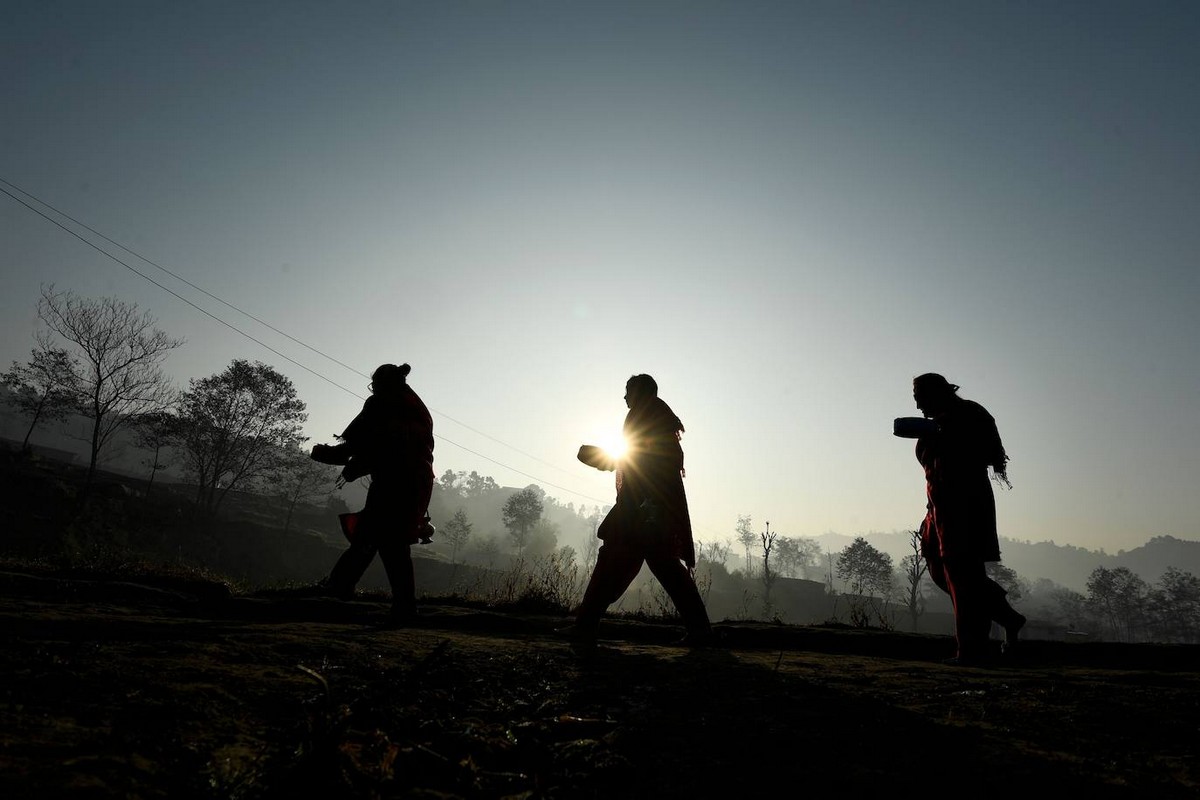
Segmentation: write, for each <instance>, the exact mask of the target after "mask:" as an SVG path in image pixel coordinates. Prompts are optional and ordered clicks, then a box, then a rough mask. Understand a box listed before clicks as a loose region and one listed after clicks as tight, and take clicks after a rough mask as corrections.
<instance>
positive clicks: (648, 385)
mask: <svg viewBox="0 0 1200 800" xmlns="http://www.w3.org/2000/svg"><path fill="white" fill-rule="evenodd" d="M655 397H658V383H656V382H655V380H654V378H651V377H650V376H649V375H644V374H643V375H634V376H632V377H631V378H630V379H629V380H627V381H625V405H626V406H628V407H629V408H634V407H635V406H638V405H641V404H642V403H644V402H646V401H647V400H651V399H653V398H655Z"/></svg>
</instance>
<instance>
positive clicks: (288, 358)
mask: <svg viewBox="0 0 1200 800" xmlns="http://www.w3.org/2000/svg"><path fill="white" fill-rule="evenodd" d="M0 183H3V184H4V185H5V186H8V187H10V188H12V189H15V190H16V191H18V192H20V193H21V194H24V195H25V196H27V197H30V198H33V199H34V200H35V201H36V202H37V203H39V204H41V205H43V206H45V207H46V208H49V209H51V210H52V211H54V212H55V213H56V214H60V215H61V216H63V217H65V218H66V219H69V220H71V221H72V222H74V223H75V224H77V225H79V226H80V227H82V228H84V229H86V230H88V231H90V232H91V233H93V234H95V235H96V236H99V237H100V238H101V239H103V240H105V241H106V242H109V243H110V244H112V245H113V246H115V247H119V248H121V249H122V250H124V251H125V252H127V253H130V254H131V255H133V256H136V257H137V258H139V259H141V260H142V261H145V262H146V263H147V264H150V265H152V266H154V267H156V268H157V269H159V270H162V271H163V272H165V273H167V274H168V275H170V276H172V277H173V278H176V279H177V280H179V281H181V282H183V283H185V284H187V285H188V286H190V287H192V288H193V289H195V290H197V291H199V292H201V293H203V294H205V295H207V296H208V297H210V298H212V299H214V300H216V301H218V302H220V303H223V304H224V305H226V306H228V307H229V308H231V309H233V310H234V311H237V312H239V313H241V314H244V315H245V316H247V317H249V318H250V319H252V320H254V321H255V322H258V323H259V324H261V325H263V326H265V327H267V328H269V329H270V330H272V331H275V332H276V333H278V334H280V335H281V336H284V337H285V338H287V339H289V340H291V341H293V342H295V343H296V344H298V345H301V346H302V347H305V348H307V349H309V350H311V351H312V352H314V353H316V354H318V355H320V356H322V357H324V358H327V359H329V360H330V361H333V362H334V363H336V364H339V365H341V366H342V367H345V368H346V369H348V370H350V371H351V372H354V373H356V374H358V375H361V376H362V377H364V378H369V377H370V376H368V375H364V374H363V373H362V372H359V371H358V370H356V369H355V368H353V367H351V366H349V365H347V364H344V363H342V362H341V361H339V360H337V359H336V358H334V357H332V356H330V355H328V354H326V353H323V352H322V351H320V350H317V349H316V348H314V347H311V346H310V345H308V344H305V343H304V342H301V341H300V340H298V339H296V338H294V337H292V336H290V335H288V334H286V333H284V332H283V331H280V330H279V329H278V328H275V327H274V326H272V325H270V324H268V323H266V322H264V321H263V320H261V319H259V318H258V317H256V316H254V315H253V314H250V313H249V312H247V311H243V310H242V309H240V308H238V307H237V306H234V305H232V304H231V303H228V302H226V301H225V300H222V299H221V298H220V297H217V296H216V295H214V294H212V293H210V292H208V291H206V290H204V289H202V288H200V287H199V286H196V285H195V284H193V283H191V282H190V281H188V280H186V279H185V278H182V277H180V276H179V275H176V274H175V273H174V272H172V271H171V270H168V269H167V268H165V267H163V266H161V265H159V264H157V263H155V262H154V261H152V260H150V259H148V258H146V257H145V256H142V255H141V254H139V253H137V252H136V251H134V250H131V249H129V248H128V247H125V246H124V245H122V244H120V243H119V242H115V241H113V240H112V239H110V238H109V237H107V236H105V235H104V234H102V233H99V232H98V231H96V230H94V229H93V228H91V227H90V226H88V225H85V224H84V223H82V222H79V221H78V220H76V219H75V218H74V217H72V216H70V215H69V214H65V213H63V212H61V211H59V210H58V209H57V208H55V207H54V206H52V205H50V204H49V203H45V202H43V201H42V200H41V199H39V198H38V197H36V196H35V195H33V194H30V193H29V192H26V191H25V190H24V189H22V188H20V187H19V186H16V185H15V184H13V183H10V182H9V181H7V180H5V179H4V178H0ZM0 193H3V194H5V195H7V196H8V197H10V198H12V199H13V200H15V201H16V202H18V203H20V204H21V205H22V206H24V207H25V208H27V209H29V210H30V211H32V212H33V213H35V214H37V215H38V216H40V217H41V218H42V219H45V220H46V221H47V222H50V223H51V224H53V225H55V226H57V227H58V228H60V229H62V230H63V231H66V232H67V233H69V234H70V235H72V236H74V237H75V238H76V239H78V240H79V241H81V242H83V243H84V244H86V245H87V246H88V247H91V248H92V249H93V250H95V251H96V252H98V253H100V254H102V255H104V256H106V257H108V258H110V259H112V260H113V261H115V262H117V263H118V264H120V265H121V266H123V267H125V268H126V269H128V270H129V271H130V272H132V273H133V274H135V275H137V276H138V277H140V278H142V279H144V280H146V281H148V282H150V283H152V284H154V285H155V286H157V287H158V288H159V289H162V290H163V291H164V292H167V293H168V294H170V295H171V296H173V297H175V298H177V299H178V300H181V301H183V302H184V303H186V304H187V305H189V306H191V307H192V308H194V309H196V310H197V311H199V312H200V313H201V314H204V315H205V316H207V317H209V318H210V319H213V320H215V321H216V322H219V323H220V324H222V325H224V326H225V327H226V328H229V329H230V330H232V331H234V332H235V333H238V334H240V335H241V336H244V337H246V338H247V339H249V340H250V341H252V342H254V343H256V344H258V345H259V346H261V347H263V348H265V349H266V350H268V351H269V352H271V353H274V354H275V355H277V356H279V357H280V358H282V359H284V360H285V361H287V362H289V363H291V364H294V365H295V366H297V367H299V368H300V369H303V370H304V371H306V372H308V373H310V374H312V375H314V376H316V377H318V378H320V379H321V380H323V381H325V382H326V383H329V384H330V385H332V386H335V387H337V388H338V389H341V390H342V391H344V392H346V393H347V394H350V395H352V396H353V397H357V398H358V399H359V400H364V399H365V398H364V397H363V396H362V395H360V394H358V393H357V392H355V391H353V390H351V389H349V388H347V387H345V386H343V385H342V384H340V383H338V382H337V381H335V380H333V379H332V378H329V377H328V376H326V375H323V374H321V373H320V372H317V371H316V370H314V369H312V368H311V367H309V366H307V365H306V364H302V363H301V362H299V361H297V360H296V359H294V358H292V357H291V356H288V355H285V354H284V353H281V352H280V351H278V350H276V349H275V348H273V347H271V346H270V345H269V344H267V343H266V342H264V341H262V340H261V339H258V338H256V337H254V336H252V335H250V334H249V333H247V332H246V331H244V330H242V329H241V328H239V327H237V326H236V325H234V324H232V323H230V322H228V321H226V320H224V319H221V318H220V317H218V316H216V315H215V314H213V313H211V312H210V311H208V310H206V309H204V308H201V307H200V306H199V305H197V304H196V303H193V302H192V301H191V300H189V299H188V298H186V297H184V296H183V295H181V294H179V293H178V292H176V291H175V290H173V289H171V288H170V287H168V286H164V285H163V284H161V283H159V282H158V281H156V280H154V278H152V277H150V276H149V275H147V274H145V273H144V272H142V271H140V270H138V269H137V268H136V267H134V266H133V265H131V264H129V263H128V262H126V261H124V260H122V259H120V258H118V257H117V256H115V255H113V254H112V253H110V252H108V251H107V250H105V249H104V248H102V247H100V246H99V245H97V244H96V243H95V242H93V241H91V240H89V239H88V238H86V237H84V236H81V235H80V234H79V233H78V232H76V231H74V230H72V229H71V228H69V227H68V226H66V225H64V224H62V223H61V222H60V221H58V220H56V219H54V218H53V217H51V216H50V215H48V214H46V213H45V212H43V211H42V210H41V209H39V208H36V207H34V206H33V205H30V204H29V203H28V202H26V201H25V200H23V199H22V198H20V197H18V196H17V195H15V194H13V193H12V192H10V191H8V189H5V188H3V187H0ZM431 410H434V411H435V412H436V413H437V414H439V415H440V416H443V417H445V418H446V419H448V420H450V421H451V422H454V423H455V424H458V425H462V426H463V427H464V428H467V429H468V430H471V431H474V432H475V433H478V434H479V435H481V436H484V437H486V438H488V439H491V440H492V441H494V442H497V443H498V444H502V445H504V446H506V447H510V448H512V449H513V450H515V451H516V452H519V453H522V454H523V455H526V456H528V457H529V458H532V459H534V460H536V461H539V462H541V463H543V464H546V465H547V466H550V467H553V468H554V469H557V470H559V471H560V472H564V473H565V472H566V470H563V469H562V468H561V467H558V466H556V465H554V464H550V463H549V462H546V461H542V459H539V458H537V457H536V456H533V455H531V454H529V453H524V451H522V450H520V449H518V448H515V447H512V446H511V445H507V444H505V443H504V442H502V441H500V440H499V439H495V438H494V437H491V436H488V435H487V434H485V433H483V432H482V431H478V430H475V429H474V428H472V427H471V426H469V425H466V424H464V423H461V422H459V421H458V420H455V419H453V418H452V417H449V416H448V415H446V414H443V413H442V412H440V411H436V409H431ZM434 436H435V437H436V438H438V439H440V440H441V441H443V442H446V443H447V444H450V445H453V446H454V447H457V448H459V449H460V450H463V451H465V452H467V453H470V454H472V455H474V456H477V457H479V458H482V459H484V460H485V461H489V462H491V463H493V464H496V465H497V466H500V467H503V468H504V469H507V470H510V471H511V472H515V473H516V474H518V475H521V476H524V477H526V478H530V479H531V480H534V481H537V482H539V483H543V484H545V485H546V486H550V487H553V488H555V489H558V490H560V491H564V492H567V493H568V494H572V495H575V496H576V497H582V498H584V499H587V500H591V501H593V502H596V503H605V502H607V501H604V500H599V499H597V498H595V497H591V496H589V495H586V494H583V493H581V492H578V491H575V490H573V489H568V488H567V487H565V486H559V485H558V484H555V483H551V482H550V481H547V480H545V479H543V478H539V477H537V476H535V475H530V474H529V473H527V472H523V471H522V470H519V469H517V468H515V467H512V466H510V465H508V464H505V463H503V462H500V461H497V460H496V459H494V458H490V457H489V456H485V455H483V454H482V453H479V452H476V451H475V450H472V449H471V448H469V447H466V446H464V445H461V444H459V443H458V442H455V441H453V440H451V439H447V438H446V437H444V436H441V435H439V434H434Z"/></svg>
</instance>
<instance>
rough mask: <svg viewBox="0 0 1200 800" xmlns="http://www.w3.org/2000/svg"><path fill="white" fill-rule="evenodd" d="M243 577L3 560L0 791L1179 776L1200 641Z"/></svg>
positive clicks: (1102, 793)
mask: <svg viewBox="0 0 1200 800" xmlns="http://www.w3.org/2000/svg"><path fill="white" fill-rule="evenodd" d="M385 608H386V606H385V605H384V604H383V603H382V602H379V601H376V600H359V601H354V602H340V601H333V600H324V599H289V598H287V597H282V596H279V595H275V596H267V595H258V596H255V595H242V594H238V593H235V592H231V591H230V590H229V588H228V587H227V586H225V585H223V584H221V583H219V582H209V581H204V580H201V579H198V578H196V577H195V576H188V575H182V576H180V575H174V576H172V575H155V574H152V573H150V572H141V573H140V574H139V572H138V571H137V570H132V571H130V574H128V575H125V576H118V575H112V574H108V575H88V574H85V573H84V574H81V573H79V572H75V573H70V574H67V573H63V572H61V571H55V570H49V569H39V568H36V567H34V566H30V565H27V564H25V565H20V564H9V565H7V568H6V571H4V572H3V573H0V631H2V635H0V636H2V641H0V659H2V660H3V674H4V675H5V676H6V681H5V689H4V697H3V702H0V795H2V796H4V797H6V798H21V797H56V796H64V795H67V794H71V795H79V796H87V797H123V798H124V797H136V798H143V797H146V798H149V797H170V798H191V797H197V798H268V797H295V796H304V797H469V798H475V797H479V798H485V797H487V798H490V797H563V798H578V797H583V798H587V797H655V798H661V797H684V796H689V797H726V796H729V797H732V796H752V795H755V794H760V793H765V792H767V791H772V792H774V791H776V790H777V789H778V790H779V791H811V790H813V789H824V790H827V791H832V792H836V793H838V794H840V795H843V796H848V797H854V796H864V795H866V794H867V793H868V792H870V793H872V794H879V793H887V794H893V793H895V794H897V795H900V794H907V793H909V792H920V793H929V792H936V791H939V789H940V788H941V787H946V786H956V787H967V788H964V789H963V790H964V791H969V793H970V794H972V795H975V796H979V797H992V796H995V797H1000V796H1005V797H1009V796H1021V795H1029V794H1030V793H1033V792H1036V794H1035V795H1034V796H1044V795H1046V794H1050V793H1052V792H1069V793H1071V795H1072V796H1089V797H1131V798H1133V797H1149V796H1153V797H1162V798H1172V797H1195V796H1196V795H1197V792H1198V791H1200V762H1198V756H1197V750H1196V745H1197V741H1198V740H1200V737H1198V736H1197V733H1198V732H1200V731H1198V726H1200V722H1198V721H1200V693H1198V690H1200V661H1198V660H1197V659H1198V657H1200V648H1196V647H1192V646H1175V647H1151V646H1146V645H1126V646H1119V645H1091V644H1074V645H1073V644H1063V643H1051V642H1033V643H1030V644H1029V649H1028V650H1027V651H1026V653H1025V655H1024V657H1023V659H1022V661H1021V662H1018V663H1013V664H1009V665H1004V666H999V667H996V668H993V669H962V668H952V667H947V666H944V665H942V664H941V663H940V659H941V658H942V657H943V656H945V655H946V654H947V652H948V648H949V646H950V643H949V641H948V640H947V639H946V638H945V637H936V636H933V637H931V636H918V635H912V634H899V633H889V632H883V631H877V630H855V629H849V628H830V627H795V626H779V625H767V624H762V623H736V624H735V623H726V624H723V625H721V626H719V628H720V630H721V632H722V634H723V637H724V641H723V645H722V646H720V647H717V648H710V649H700V650H688V649H683V648H679V647H675V646H672V645H671V644H670V642H671V641H672V640H673V639H674V638H675V637H677V636H678V634H679V633H680V630H679V629H677V628H673V627H671V626H669V625H665V624H661V623H657V624H656V623H654V622H646V621H633V620H628V619H610V620H608V621H606V623H605V626H606V627H605V628H604V631H603V638H602V640H601V642H600V643H599V646H597V647H594V648H590V647H580V646H573V645H572V644H571V643H569V642H566V641H563V640H561V639H560V638H558V637H556V636H555V635H554V633H553V628H554V627H555V626H556V625H558V624H561V623H562V622H563V620H562V618H561V617H558V616H553V615H543V614H534V613H529V612H528V611H524V612H522V611H520V610H509V611H505V610H501V609H498V608H486V607H476V608H471V607H466V606H463V605H454V604H450V603H446V604H427V605H426V606H425V608H424V613H423V616H422V619H421V622H420V624H419V625H417V626H415V627H413V628H410V629H404V630H383V629H379V628H377V627H376V623H377V622H379V621H381V620H382V619H383V617H384V609H385Z"/></svg>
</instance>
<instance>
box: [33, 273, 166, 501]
mask: <svg viewBox="0 0 1200 800" xmlns="http://www.w3.org/2000/svg"><path fill="white" fill-rule="evenodd" d="M37 314H38V318H39V319H40V320H41V321H42V323H43V324H45V325H46V327H47V328H48V329H49V330H50V331H51V332H52V333H53V334H55V335H57V336H58V337H59V338H61V339H62V340H64V341H65V342H67V343H68V344H69V346H70V348H71V349H72V350H74V352H73V353H71V355H72V360H71V364H72V372H73V373H74V375H75V379H76V380H77V381H78V384H79V390H80V397H81V403H80V413H82V414H83V415H84V416H85V417H87V418H88V419H90V420H91V427H92V431H91V436H90V438H89V441H90V448H91V452H90V457H89V459H88V472H87V482H86V486H90V485H91V482H92V478H93V476H94V475H95V472H96V465H97V463H98V462H99V460H100V453H101V452H102V451H103V450H104V447H105V446H106V445H107V444H109V443H110V442H111V441H112V439H113V436H114V435H115V434H116V433H117V432H118V431H119V430H121V429H122V428H124V427H126V426H127V425H129V424H131V423H132V422H133V421H134V420H136V419H138V418H139V417H141V416H142V415H144V414H148V413H150V412H152V411H158V410H161V409H163V408H165V407H166V406H167V404H168V403H169V402H170V400H171V397H172V394H173V389H172V388H171V385H170V383H169V381H168V380H167V378H166V376H165V375H164V374H163V371H162V368H161V364H162V361H163V359H165V358H166V357H167V354H168V353H170V352H171V351H172V350H174V349H175V348H176V347H179V346H180V345H182V344H183V340H182V339H175V338H172V337H170V336H167V334H166V333H164V332H163V331H161V330H159V329H158V328H157V327H155V322H156V320H155V319H154V317H153V316H151V314H150V312H148V311H147V312H144V313H139V311H138V307H137V304H136V303H125V302H123V301H121V300H117V299H116V298H112V297H104V298H100V299H98V300H96V299H90V298H84V297H80V296H78V295H76V294H74V293H73V292H56V291H54V287H53V285H50V286H44V287H43V288H42V296H41V299H40V300H38V305H37ZM85 493H86V488H85Z"/></svg>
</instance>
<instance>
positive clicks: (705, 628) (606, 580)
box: [569, 375, 712, 645]
mask: <svg viewBox="0 0 1200 800" xmlns="http://www.w3.org/2000/svg"><path fill="white" fill-rule="evenodd" d="M625 404H626V405H627V406H628V407H629V413H628V414H627V415H626V417H625V426H624V436H625V441H626V450H625V453H624V454H623V455H622V456H621V457H620V458H613V457H611V456H609V455H608V454H606V453H604V451H603V450H601V449H600V448H598V447H594V446H592V445H584V446H583V447H581V448H579V460H580V461H582V462H584V463H585V464H588V465H589V466H592V467H595V468H597V469H602V470H615V472H616V484H617V499H616V503H615V504H614V505H613V507H612V510H610V511H609V513H608V514H607V516H605V518H604V520H603V522H601V523H600V527H599V529H598V530H597V535H598V536H599V537H600V539H601V540H602V541H603V544H602V545H601V546H600V552H599V553H598V554H597V557H596V566H595V569H594V570H593V571H592V575H591V578H590V579H589V581H588V585H587V589H586V590H585V591H584V596H583V601H582V602H581V603H580V604H579V607H578V608H577V609H575V623H574V625H573V626H572V628H571V629H569V630H570V631H571V633H572V634H573V635H574V636H575V637H576V638H581V639H589V638H593V637H595V635H596V630H597V628H598V626H599V623H600V618H601V617H603V616H604V612H605V611H606V610H607V609H608V607H609V606H610V605H611V604H612V603H615V602H616V601H617V600H618V599H619V598H620V597H621V595H622V594H624V592H625V590H626V589H627V588H629V585H630V584H631V583H632V582H633V579H634V578H636V577H637V574H638V572H639V571H640V570H641V567H642V564H643V563H645V564H646V565H647V566H649V567H650V571H651V572H652V573H653V574H654V577H656V578H657V579H658V581H659V583H661V584H662V587H663V589H665V590H666V592H667V594H668V595H669V596H670V598H671V600H672V601H673V602H674V603H675V608H676V609H677V610H678V611H679V613H680V615H681V616H682V617H683V621H684V625H685V626H686V627H687V636H686V637H684V639H683V640H682V642H681V643H683V644H689V645H701V644H708V643H709V642H710V641H711V639H712V627H711V625H710V624H709V619H708V612H707V610H706V609H705V608H704V600H703V599H702V598H701V597H700V592H699V590H698V589H697V588H696V583H695V581H694V580H693V577H692V570H694V569H695V566H696V553H695V545H694V543H693V541H692V523H691V517H690V515H689V514H688V506H687V496H686V495H685V493H684V488H683V475H684V472H683V448H682V447H680V444H679V437H680V434H682V433H683V423H682V422H680V421H679V417H677V416H675V412H673V411H672V410H671V408H670V406H668V405H667V404H666V403H665V402H663V401H662V400H661V399H660V398H659V397H658V384H657V383H656V382H655V381H654V379H653V378H652V377H650V376H649V375H634V376H633V377H631V378H630V379H629V380H628V382H627V383H626V384H625Z"/></svg>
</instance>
